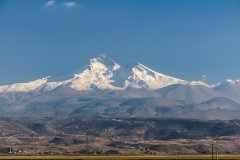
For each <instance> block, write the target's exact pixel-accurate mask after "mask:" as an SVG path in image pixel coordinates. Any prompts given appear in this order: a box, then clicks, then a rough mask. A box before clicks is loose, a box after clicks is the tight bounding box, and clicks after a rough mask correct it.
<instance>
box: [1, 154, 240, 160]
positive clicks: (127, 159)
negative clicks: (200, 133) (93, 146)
mask: <svg viewBox="0 0 240 160" xmlns="http://www.w3.org/2000/svg"><path fill="white" fill-rule="evenodd" d="M214 158H215V157H214ZM0 159H14V160H23V159H24V160H68V159H70V160H158V159H159V160H203V159H204V160H211V159H212V157H211V155H154V156H153V155H116V156H115V155H114V156H80V155H79V156H60V155H59V156H0ZM219 160H240V156H239V155H219Z"/></svg>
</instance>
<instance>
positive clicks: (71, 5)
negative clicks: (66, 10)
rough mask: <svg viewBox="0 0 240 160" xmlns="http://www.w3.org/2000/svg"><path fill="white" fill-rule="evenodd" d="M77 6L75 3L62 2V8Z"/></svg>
mask: <svg viewBox="0 0 240 160" xmlns="http://www.w3.org/2000/svg"><path fill="white" fill-rule="evenodd" d="M76 5H77V3H76V2H70V1H69V2H64V3H63V6H64V7H75V6H76Z"/></svg>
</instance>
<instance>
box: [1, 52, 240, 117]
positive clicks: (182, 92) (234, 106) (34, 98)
mask: <svg viewBox="0 0 240 160" xmlns="http://www.w3.org/2000/svg"><path fill="white" fill-rule="evenodd" d="M239 95H240V81H239V80H235V81H234V80H227V81H226V82H223V83H221V84H219V85H218V86H216V87H214V88H212V87H210V86H209V85H208V84H206V83H204V82H201V81H197V82H196V81H192V82H189V81H185V80H181V79H178V78H174V77H170V76H166V75H163V74H161V73H158V72H156V71H153V70H152V69H150V68H148V67H146V66H144V65H143V64H140V63H133V64H129V65H126V66H123V67H122V66H120V65H119V64H118V63H116V62H115V61H113V60H112V59H110V58H108V57H107V56H106V55H101V56H99V57H97V58H93V59H91V60H90V62H89V65H88V66H86V67H85V68H84V69H83V70H82V71H81V72H79V73H77V74H75V75H74V76H73V77H72V78H70V79H68V80H64V81H60V82H49V81H48V77H46V78H42V79H39V80H35V81H31V82H28V83H17V84H12V85H5V86H0V114H1V116H6V115H8V116H35V117H37V116H87V117H88V116H111V117H174V118H197V119H238V118H239V115H240V104H239V102H240V96H239Z"/></svg>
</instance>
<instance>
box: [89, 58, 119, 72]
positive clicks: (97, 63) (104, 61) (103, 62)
mask: <svg viewBox="0 0 240 160" xmlns="http://www.w3.org/2000/svg"><path fill="white" fill-rule="evenodd" d="M89 67H90V68H93V69H94V68H95V69H99V68H102V67H106V68H108V69H110V70H117V69H119V68H120V65H119V64H118V63H116V62H115V61H114V60H113V59H111V58H109V57H108V56H107V55H106V54H100V55H99V56H97V57H94V58H92V59H90V64H89Z"/></svg>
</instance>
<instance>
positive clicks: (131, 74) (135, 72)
mask: <svg viewBox="0 0 240 160" xmlns="http://www.w3.org/2000/svg"><path fill="white" fill-rule="evenodd" d="M117 74H118V75H117ZM116 75H117V77H118V79H116V80H115V81H116V82H117V83H118V84H121V87H123V88H129V87H132V88H148V89H153V90H154V89H159V88H162V87H165V86H168V85H171V84H182V83H186V81H184V80H181V79H178V78H173V77H170V76H166V75H164V74H161V73H158V72H156V71H154V70H152V69H150V68H148V67H146V66H144V65H143V64H141V63H133V64H129V65H127V66H125V67H124V68H122V69H120V71H118V72H117V73H116ZM119 76H120V78H119ZM120 79H121V80H120Z"/></svg>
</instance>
